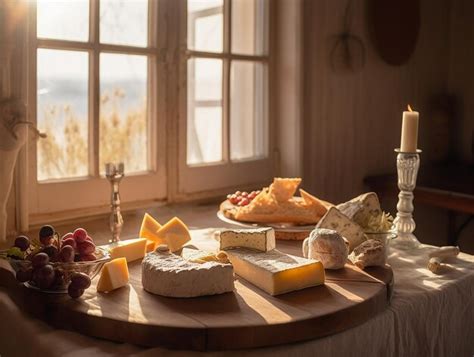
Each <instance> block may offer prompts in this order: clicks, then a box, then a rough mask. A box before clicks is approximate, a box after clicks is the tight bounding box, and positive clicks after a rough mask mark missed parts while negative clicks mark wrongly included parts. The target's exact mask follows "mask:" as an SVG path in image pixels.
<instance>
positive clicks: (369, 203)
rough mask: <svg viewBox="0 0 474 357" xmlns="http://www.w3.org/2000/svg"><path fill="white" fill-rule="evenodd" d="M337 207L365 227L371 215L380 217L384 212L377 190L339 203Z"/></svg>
mask: <svg viewBox="0 0 474 357" xmlns="http://www.w3.org/2000/svg"><path fill="white" fill-rule="evenodd" d="M336 208H337V209H338V210H339V211H340V212H341V213H342V214H344V215H346V216H347V217H348V218H349V219H351V220H353V221H354V222H355V223H357V224H358V225H360V226H361V227H363V228H366V227H367V224H368V222H369V221H370V218H371V217H378V216H380V215H381V214H382V210H381V208H380V202H379V198H378V196H377V194H376V193H375V192H368V193H364V194H362V195H360V196H357V197H356V198H353V199H352V200H350V201H348V202H345V203H341V204H339V205H337V206H336Z"/></svg>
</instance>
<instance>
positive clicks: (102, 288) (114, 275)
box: [97, 258, 129, 292]
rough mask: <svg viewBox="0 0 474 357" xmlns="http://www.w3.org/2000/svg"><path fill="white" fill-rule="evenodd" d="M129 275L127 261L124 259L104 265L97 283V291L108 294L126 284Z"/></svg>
mask: <svg viewBox="0 0 474 357" xmlns="http://www.w3.org/2000/svg"><path fill="white" fill-rule="evenodd" d="M128 280H129V274H128V266H127V260H126V259H125V258H117V259H114V260H112V261H110V262H108V263H105V264H104V267H103V268H102V273H101V274H100V278H99V282H98V283H97V291H99V292H108V291H112V290H115V289H118V288H121V287H122V286H125V285H127V284H128Z"/></svg>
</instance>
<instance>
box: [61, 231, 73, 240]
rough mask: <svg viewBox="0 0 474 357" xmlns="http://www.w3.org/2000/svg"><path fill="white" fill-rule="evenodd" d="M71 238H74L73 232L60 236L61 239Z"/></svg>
mask: <svg viewBox="0 0 474 357" xmlns="http://www.w3.org/2000/svg"><path fill="white" fill-rule="evenodd" d="M69 238H73V239H74V234H72V232H68V233H66V234H65V235H63V236H62V238H61V241H64V240H65V239H69Z"/></svg>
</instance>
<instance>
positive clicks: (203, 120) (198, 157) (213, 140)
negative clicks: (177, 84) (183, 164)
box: [187, 58, 222, 164]
mask: <svg viewBox="0 0 474 357" xmlns="http://www.w3.org/2000/svg"><path fill="white" fill-rule="evenodd" d="M187 123H188V125H187V163H188V164H199V163H205V162H218V161H221V160H222V60H220V59H204V58H195V59H190V60H189V61H188V121H187Z"/></svg>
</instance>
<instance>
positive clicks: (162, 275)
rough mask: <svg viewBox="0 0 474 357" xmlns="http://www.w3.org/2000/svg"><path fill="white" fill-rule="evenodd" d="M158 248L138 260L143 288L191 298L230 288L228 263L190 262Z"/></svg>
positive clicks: (231, 282) (230, 271)
mask: <svg viewBox="0 0 474 357" xmlns="http://www.w3.org/2000/svg"><path fill="white" fill-rule="evenodd" d="M159 249H160V247H158V249H157V250H156V251H155V252H153V253H150V254H148V255H147V256H146V257H145V259H143V262H142V285H143V288H144V289H145V290H146V291H148V292H150V293H152V294H157V295H162V296H169V297H195V296H203V295H215V294H222V293H225V292H230V291H232V290H233V289H234V270H233V269H232V265H231V264H222V263H218V262H212V261H209V262H203V263H201V262H191V261H188V260H186V259H183V257H181V256H179V255H175V254H172V253H170V252H169V251H168V252H162V251H160V250H159Z"/></svg>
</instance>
